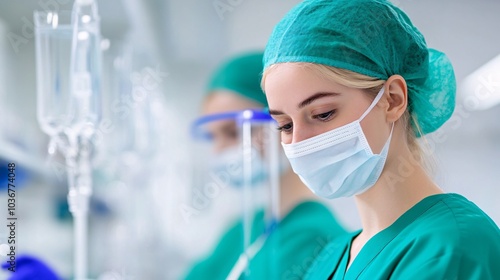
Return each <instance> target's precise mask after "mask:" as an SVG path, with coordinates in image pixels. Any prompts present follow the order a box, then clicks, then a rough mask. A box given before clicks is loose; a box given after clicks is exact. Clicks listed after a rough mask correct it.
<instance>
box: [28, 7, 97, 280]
mask: <svg viewBox="0 0 500 280" xmlns="http://www.w3.org/2000/svg"><path fill="white" fill-rule="evenodd" d="M34 21H35V33H36V59H37V104H38V105H37V106H38V112H37V114H38V115H37V117H38V121H39V123H40V126H41V128H42V130H43V131H44V132H45V133H47V134H48V135H49V136H50V137H51V140H50V144H49V153H50V154H53V153H55V152H56V150H57V149H59V150H60V151H61V152H62V153H63V154H64V156H65V158H66V164H67V173H68V184H69V192H68V204H69V207H70V212H71V213H72V215H73V218H74V242H75V248H74V250H75V255H74V265H75V268H74V269H75V278H76V279H78V280H80V279H86V278H87V230H88V229H87V223H88V220H87V216H88V207H89V197H90V196H91V194H92V175H91V172H92V166H91V154H92V151H93V149H94V147H93V143H92V138H93V137H94V134H95V131H96V127H97V125H98V124H99V121H100V92H99V79H100V59H101V55H100V52H101V49H100V31H99V17H98V14H97V5H96V3H95V1H93V0H77V1H75V3H74V5H73V11H72V12H71V13H69V12H35V14H34Z"/></svg>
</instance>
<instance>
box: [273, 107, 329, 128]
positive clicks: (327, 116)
mask: <svg viewBox="0 0 500 280" xmlns="http://www.w3.org/2000/svg"><path fill="white" fill-rule="evenodd" d="M335 112H336V110H331V111H328V112H325V113H321V114H317V115H314V116H313V119H316V120H319V121H323V122H326V121H329V120H330V119H331V117H332V116H333V115H334V114H335ZM321 116H325V117H324V118H321ZM286 126H290V127H289V128H285V127H286ZM292 127H293V126H292V123H287V124H285V125H282V126H279V127H277V128H276V129H277V130H278V131H280V132H285V133H287V132H290V130H291V129H292Z"/></svg>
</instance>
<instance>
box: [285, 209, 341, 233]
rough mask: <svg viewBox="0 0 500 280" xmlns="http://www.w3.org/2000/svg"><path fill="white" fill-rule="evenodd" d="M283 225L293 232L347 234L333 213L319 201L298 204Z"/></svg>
mask: <svg viewBox="0 0 500 280" xmlns="http://www.w3.org/2000/svg"><path fill="white" fill-rule="evenodd" d="M281 224H282V226H283V227H285V228H287V229H289V230H291V231H300V232H305V231H315V232H328V233H330V234H333V235H338V234H340V233H345V230H344V228H343V227H342V226H341V225H340V223H339V222H338V221H337V219H336V218H335V215H334V214H333V212H332V211H331V210H330V209H329V208H328V207H326V206H325V205H324V204H322V203H320V202H317V201H304V202H301V203H299V204H297V205H296V206H295V207H294V208H293V209H292V210H291V211H290V212H289V213H288V215H286V217H285V218H284V219H283V220H282V223H281Z"/></svg>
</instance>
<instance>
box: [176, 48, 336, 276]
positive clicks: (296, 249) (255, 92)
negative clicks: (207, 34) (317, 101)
mask: <svg viewBox="0 0 500 280" xmlns="http://www.w3.org/2000/svg"><path fill="white" fill-rule="evenodd" d="M262 58H263V54H262V52H255V53H246V54H242V55H239V56H237V57H233V58H232V59H230V60H229V61H227V62H226V63H224V64H222V65H221V66H220V67H219V69H217V71H216V72H215V73H214V75H213V77H212V80H211V82H210V84H209V86H208V89H207V96H206V98H205V100H204V103H203V114H204V115H211V114H220V113H226V112H233V111H238V110H246V109H264V107H266V106H267V102H266V97H265V95H264V93H263V92H262V90H261V88H260V77H261V75H260V74H261V72H262ZM210 133H211V135H212V139H213V148H214V150H215V151H216V152H223V151H224V150H225V149H230V148H231V147H234V146H236V145H237V144H238V143H239V142H240V141H241V140H240V138H239V136H238V128H237V126H236V123H235V122H234V120H232V121H231V120H228V121H225V122H219V123H218V124H214V125H212V126H211V128H210ZM282 169H283V171H282V175H281V188H280V193H281V197H280V221H279V223H278V224H277V227H276V229H275V230H274V231H273V232H272V233H271V234H270V236H269V238H268V239H267V241H265V243H264V245H263V246H262V247H261V249H260V250H259V251H258V252H257V253H256V254H255V256H254V257H253V258H252V259H251V260H250V262H249V266H248V269H249V273H250V274H249V275H248V278H249V279H268V278H269V277H270V276H269V273H268V271H269V270H270V269H276V270H277V274H278V275H277V276H278V277H279V279H302V278H303V276H304V274H305V272H306V271H307V269H308V268H309V266H310V265H311V263H312V262H313V259H314V258H315V257H316V256H318V255H319V253H320V252H321V250H322V249H323V247H324V245H325V241H326V240H331V239H333V238H334V237H337V236H340V235H342V234H345V231H344V229H343V228H342V227H341V226H340V225H339V224H338V223H337V221H336V220H335V218H334V217H333V215H332V213H331V212H330V211H329V210H328V209H327V208H326V207H325V206H324V205H322V204H321V203H319V202H317V201H315V200H316V198H315V196H314V195H313V194H312V193H311V191H310V190H309V189H307V187H306V186H305V185H304V184H303V183H302V182H301V181H300V179H299V178H298V176H297V175H296V174H294V173H293V171H292V170H291V169H290V168H289V166H288V165H287V166H286V168H282ZM257 215H258V214H257ZM263 227H264V225H262V224H259V223H258V222H255V221H254V224H253V225H252V231H255V230H256V231H259V229H262V228H263ZM252 235H253V236H252V242H254V243H255V241H256V239H257V238H258V237H259V236H258V234H255V233H254V232H252ZM273 238H274V242H271V239H273ZM273 246H276V247H273ZM273 249H275V250H276V254H275V255H274V256H275V258H276V259H273V260H271V259H269V257H270V256H272V255H271V253H272V252H271V251H272V250H273ZM242 252H243V226H242V221H241V219H240V220H238V221H236V222H235V223H234V225H233V226H231V227H230V228H229V229H228V230H227V232H226V233H225V234H224V235H223V236H222V237H221V239H220V241H219V243H218V245H217V246H216V247H215V249H214V250H213V251H212V253H211V254H210V255H209V256H207V257H206V258H204V259H203V260H202V261H200V262H199V263H197V264H196V265H195V266H193V268H192V269H191V270H190V271H189V273H188V274H187V275H186V276H185V279H226V278H227V277H228V275H229V274H230V272H232V269H233V268H234V267H235V264H236V262H237V261H238V258H239V257H240V254H241V253H242ZM273 263H274V264H277V266H278V267H270V266H271V264H273ZM233 273H234V272H233ZM238 276H241V277H243V275H238ZM241 277H238V278H241ZM248 278H246V279H248Z"/></svg>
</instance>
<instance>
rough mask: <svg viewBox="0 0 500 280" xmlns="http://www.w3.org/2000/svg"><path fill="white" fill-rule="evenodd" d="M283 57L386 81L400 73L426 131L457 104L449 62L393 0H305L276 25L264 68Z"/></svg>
mask: <svg viewBox="0 0 500 280" xmlns="http://www.w3.org/2000/svg"><path fill="white" fill-rule="evenodd" d="M284 62H309V63H317V64H324V65H327V66H332V67H336V68H342V69H346V70H350V71H353V72H357V73H360V74H364V75H367V76H370V77H374V78H377V79H382V80H387V79H388V78H389V77H390V76H392V75H396V74H398V75H401V76H402V77H403V78H404V79H405V80H406V83H407V85H408V99H409V110H410V113H411V114H412V115H413V116H414V117H416V119H417V122H418V125H419V127H420V129H421V131H422V133H423V134H426V133H430V132H433V131H435V130H436V129H438V128H439V127H440V126H441V125H442V124H443V123H444V122H446V120H448V119H449V118H450V116H451V114H452V113H453V109H454V107H455V92H456V82H455V74H454V72H453V67H452V65H451V63H450V61H449V60H448V58H447V57H446V56H445V55H444V54H443V53H441V52H439V51H437V50H434V49H428V48H427V45H426V43H425V39H424V37H423V36H422V34H421V33H420V32H419V31H418V30H417V28H416V27H415V26H413V24H412V22H411V21H410V19H409V18H408V16H407V15H406V14H405V13H404V12H403V11H401V10H400V9H399V8H397V7H396V6H394V5H393V4H391V3H390V2H389V1H384V0H310V1H307V0H306V1H303V2H302V3H300V4H299V5H297V6H296V7H295V8H293V9H292V10H291V11H290V12H289V13H288V14H287V15H286V16H285V17H284V18H283V19H282V20H281V21H280V22H279V23H278V25H277V26H276V27H275V28H274V31H273V33H272V35H271V37H270V39H269V42H268V44H267V47H266V50H265V54H264V68H267V67H269V66H270V65H272V64H276V63H284ZM413 125H415V124H413ZM417 136H420V134H419V133H418V131H417Z"/></svg>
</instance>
